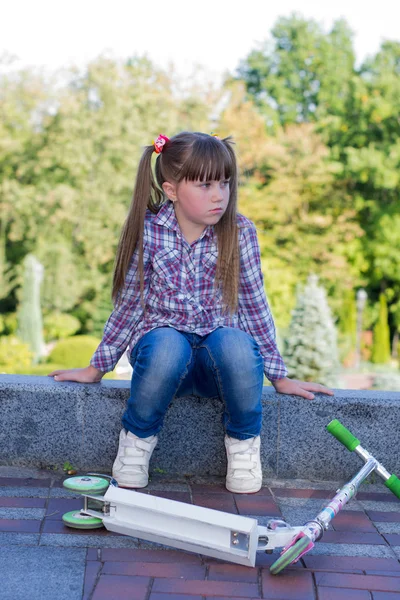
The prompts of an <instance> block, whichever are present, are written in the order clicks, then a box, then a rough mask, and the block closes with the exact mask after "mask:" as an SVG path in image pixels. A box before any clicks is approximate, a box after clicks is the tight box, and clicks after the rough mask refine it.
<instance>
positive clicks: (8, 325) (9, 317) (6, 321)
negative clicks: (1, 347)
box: [1, 313, 18, 335]
mask: <svg viewBox="0 0 400 600" xmlns="http://www.w3.org/2000/svg"><path fill="white" fill-rule="evenodd" d="M2 317H3V326H4V329H3V331H2V333H1V334H2V335H13V334H14V333H16V332H17V328H18V321H17V313H5V314H4V315H2Z"/></svg>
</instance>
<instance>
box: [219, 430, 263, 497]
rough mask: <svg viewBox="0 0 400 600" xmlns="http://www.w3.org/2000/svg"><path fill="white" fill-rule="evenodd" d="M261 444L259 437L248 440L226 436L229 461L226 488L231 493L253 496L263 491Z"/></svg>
mask: <svg viewBox="0 0 400 600" xmlns="http://www.w3.org/2000/svg"><path fill="white" fill-rule="evenodd" d="M260 443H261V439H260V436H259V435H258V436H257V437H253V438H250V439H248V440H237V439H235V438H232V437H229V436H228V435H226V436H225V448H226V455H227V459H228V469H227V473H226V483H225V486H226V489H227V490H229V491H230V492H234V493H235V494H252V493H254V492H258V491H259V490H260V489H261V485H262V471H261V460H260Z"/></svg>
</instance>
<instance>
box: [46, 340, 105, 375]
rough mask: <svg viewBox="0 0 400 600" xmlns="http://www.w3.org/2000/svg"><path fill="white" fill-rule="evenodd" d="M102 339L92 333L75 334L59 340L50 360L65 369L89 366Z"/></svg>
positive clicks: (50, 355)
mask: <svg viewBox="0 0 400 600" xmlns="http://www.w3.org/2000/svg"><path fill="white" fill-rule="evenodd" d="M99 343H100V340H99V339H98V338H95V337H92V336H90V335H75V336H74V337H71V338H68V339H66V340H61V341H59V342H58V343H57V344H56V345H55V347H54V349H53V350H52V351H51V352H50V354H49V356H48V362H51V363H55V364H57V365H62V368H64V369H74V368H82V367H87V366H88V364H89V361H90V359H91V358H92V356H93V353H94V352H95V350H96V349H97V346H98V345H99Z"/></svg>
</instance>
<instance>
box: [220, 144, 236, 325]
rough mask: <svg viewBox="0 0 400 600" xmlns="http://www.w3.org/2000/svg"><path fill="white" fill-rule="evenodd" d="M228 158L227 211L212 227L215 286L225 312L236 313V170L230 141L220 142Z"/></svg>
mask: <svg viewBox="0 0 400 600" xmlns="http://www.w3.org/2000/svg"><path fill="white" fill-rule="evenodd" d="M221 142H222V143H223V144H224V146H225V148H226V149H227V151H228V153H229V155H230V158H231V176H230V182H229V189H230V196H229V204H228V208H227V210H226V212H225V214H224V216H223V217H222V219H221V220H220V221H219V222H218V223H217V224H216V225H215V231H216V233H217V240H218V241H217V243H218V259H217V270H216V274H215V279H216V284H217V285H220V287H221V289H222V295H223V300H224V304H225V310H226V312H229V313H231V314H232V313H235V312H236V311H237V308H238V295H239V276H240V249H239V228H238V226H237V196H238V168H237V162H236V156H235V151H234V149H233V144H234V142H233V140H232V138H231V137H227V138H224V139H222V140H221Z"/></svg>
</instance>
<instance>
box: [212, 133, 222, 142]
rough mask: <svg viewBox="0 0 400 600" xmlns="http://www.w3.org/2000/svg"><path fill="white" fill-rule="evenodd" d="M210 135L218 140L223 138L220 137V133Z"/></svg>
mask: <svg viewBox="0 0 400 600" xmlns="http://www.w3.org/2000/svg"><path fill="white" fill-rule="evenodd" d="M210 135H212V137H215V138H217V140H220V139H221V138H220V137H219V135H218V133H213V132H211V133H210Z"/></svg>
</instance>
